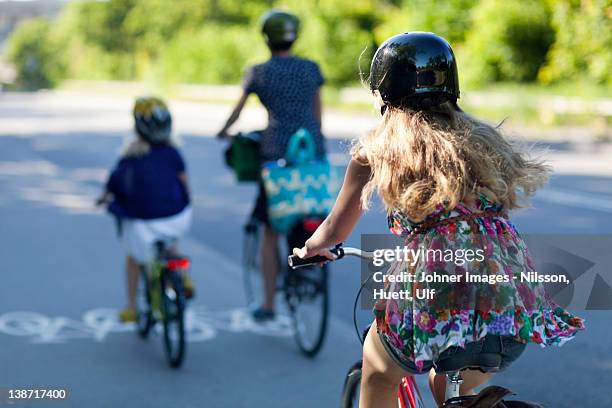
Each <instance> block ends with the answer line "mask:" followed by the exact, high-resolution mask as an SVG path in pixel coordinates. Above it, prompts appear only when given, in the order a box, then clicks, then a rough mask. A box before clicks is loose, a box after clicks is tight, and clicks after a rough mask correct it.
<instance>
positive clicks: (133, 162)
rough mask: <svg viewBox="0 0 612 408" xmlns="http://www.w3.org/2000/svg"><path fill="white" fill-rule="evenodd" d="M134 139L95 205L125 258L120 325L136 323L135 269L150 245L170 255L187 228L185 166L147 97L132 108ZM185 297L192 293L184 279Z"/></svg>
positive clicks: (163, 110) (168, 120) (167, 118)
mask: <svg viewBox="0 0 612 408" xmlns="http://www.w3.org/2000/svg"><path fill="white" fill-rule="evenodd" d="M133 113H134V122H135V130H136V138H134V139H133V140H132V141H131V142H130V143H129V144H128V145H127V146H126V148H125V149H124V151H123V153H122V154H121V158H120V159H119V162H118V163H117V165H116V166H115V168H114V169H113V171H112V173H111V175H110V177H109V179H108V182H107V183H106V190H105V192H104V194H103V195H102V197H100V199H99V200H98V203H99V204H108V210H109V211H110V212H111V213H112V214H113V215H114V216H115V217H116V218H117V219H118V220H119V225H120V235H121V236H122V239H123V242H124V245H125V248H126V252H127V256H126V273H127V288H128V304H127V307H126V308H125V309H124V310H122V311H121V312H120V313H119V318H120V320H121V321H124V322H130V321H136V291H137V286H138V278H139V274H140V265H141V264H144V263H146V262H148V261H149V260H150V259H151V258H152V257H153V255H154V253H153V251H154V243H155V242H156V241H160V240H161V241H164V242H166V243H167V244H168V245H169V246H170V249H171V250H176V248H174V247H173V245H174V244H175V243H176V240H177V239H178V238H179V237H181V236H183V235H184V234H186V233H187V231H188V229H189V227H190V225H191V207H190V205H189V190H188V185H187V172H186V169H185V162H184V161H183V158H182V156H181V154H180V153H179V151H178V149H177V147H176V145H175V143H174V142H173V141H172V138H171V130H172V116H171V114H170V112H169V111H168V108H167V106H166V104H165V103H164V102H163V101H162V100H160V99H158V98H153V97H143V98H138V99H137V100H136V103H135V105H134V111H133ZM185 283H186V289H187V292H188V293H189V292H191V291H192V290H193V288H192V285H191V281H190V280H189V279H188V278H187V279H186V282H185Z"/></svg>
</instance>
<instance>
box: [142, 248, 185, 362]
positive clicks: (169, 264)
mask: <svg viewBox="0 0 612 408" xmlns="http://www.w3.org/2000/svg"><path fill="white" fill-rule="evenodd" d="M189 265H190V261H189V258H187V257H184V256H180V255H176V254H174V253H172V252H171V251H169V250H168V248H167V246H166V245H165V244H164V242H162V241H157V242H156V243H155V256H154V257H153V259H152V260H151V262H150V263H149V264H148V265H147V264H143V265H141V270H140V278H139V282H138V292H137V297H136V300H137V321H136V327H137V332H138V334H139V335H140V337H141V338H143V339H146V338H147V337H148V335H149V333H150V331H151V329H152V328H154V327H155V325H156V323H158V322H160V323H161V324H162V328H163V343H164V351H165V354H166V359H167V361H168V364H169V365H170V366H171V367H172V368H179V367H180V366H181V364H182V363H183V360H184V358H185V347H186V344H185V343H186V336H185V308H186V305H187V298H188V293H187V290H186V288H185V286H184V274H186V273H187V270H188V269H189Z"/></svg>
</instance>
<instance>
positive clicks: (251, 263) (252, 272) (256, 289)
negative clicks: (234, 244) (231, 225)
mask: <svg viewBox="0 0 612 408" xmlns="http://www.w3.org/2000/svg"><path fill="white" fill-rule="evenodd" d="M242 280H243V284H244V294H245V297H246V301H247V305H249V306H250V307H252V308H255V307H259V306H260V305H261V303H262V300H263V285H264V284H263V277H262V275H261V269H260V267H259V226H258V225H257V221H254V220H250V221H249V222H248V223H247V224H246V225H245V226H244V238H243V242H242Z"/></svg>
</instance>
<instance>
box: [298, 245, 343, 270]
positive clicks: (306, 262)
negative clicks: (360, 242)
mask: <svg viewBox="0 0 612 408" xmlns="http://www.w3.org/2000/svg"><path fill="white" fill-rule="evenodd" d="M330 251H331V253H333V254H334V255H336V256H337V257H338V258H337V259H336V260H338V259H340V258H342V257H343V256H344V250H343V249H342V247H336V248H332V249H330ZM328 261H331V259H329V258H327V257H325V256H323V255H315V256H311V257H310V258H304V259H302V258H300V257H299V256H297V255H289V257H288V258H287V263H288V264H289V267H290V268H292V269H296V268H300V267H303V266H310V265H316V264H319V263H321V262H328Z"/></svg>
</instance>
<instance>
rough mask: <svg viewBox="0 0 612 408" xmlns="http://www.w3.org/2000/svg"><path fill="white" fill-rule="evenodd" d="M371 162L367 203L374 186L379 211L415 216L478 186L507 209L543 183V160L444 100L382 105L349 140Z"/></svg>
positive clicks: (468, 196) (467, 197) (449, 205)
mask: <svg viewBox="0 0 612 408" xmlns="http://www.w3.org/2000/svg"><path fill="white" fill-rule="evenodd" d="M352 156H353V158H354V159H355V160H357V161H358V162H361V163H363V164H367V165H369V166H370V168H371V176H370V180H369V182H368V183H367V184H366V186H365V187H364V189H363V192H362V197H361V200H362V206H363V208H368V206H369V201H370V198H371V196H372V194H373V193H374V192H377V193H378V195H379V196H380V197H381V199H382V201H383V203H384V205H385V207H386V209H387V211H391V210H393V209H397V210H400V211H402V212H404V213H405V214H406V215H407V216H408V217H409V218H410V219H412V220H414V221H420V220H423V219H424V218H425V217H427V216H428V215H430V214H431V213H433V212H434V211H436V210H437V209H438V208H439V206H440V205H443V206H444V207H445V209H447V210H450V209H453V208H455V207H456V206H457V204H459V203H461V202H470V201H471V200H473V199H474V198H475V197H476V194H478V193H482V194H484V195H485V196H487V197H488V198H489V199H490V200H492V201H494V202H496V203H499V204H502V205H503V206H504V208H505V209H507V210H510V209H513V208H517V207H523V206H524V204H522V203H521V200H522V199H527V198H528V197H529V196H531V195H532V194H533V193H534V192H535V191H536V190H537V189H538V188H539V187H541V186H542V185H543V184H544V183H546V181H547V179H548V176H549V174H550V172H551V168H550V166H549V165H547V164H545V163H544V162H543V161H541V160H537V159H532V158H530V157H529V155H528V154H527V153H526V152H524V151H522V150H521V149H519V148H518V147H516V146H513V145H511V144H510V143H509V142H508V141H507V140H506V139H504V137H503V136H502V135H501V133H500V131H499V129H498V128H495V127H493V126H490V125H488V124H486V123H484V122H482V121H480V120H478V119H476V118H474V117H472V116H470V115H468V114H466V113H464V112H462V111H460V110H459V109H457V108H456V106H455V105H454V104H452V103H449V102H447V103H445V104H443V105H441V106H439V107H437V108H433V109H428V110H425V111H412V110H409V109H406V108H393V107H388V108H386V110H385V112H384V114H383V117H382V120H381V122H380V124H379V125H378V127H377V128H376V129H375V130H373V131H372V132H370V133H369V134H366V135H365V136H363V137H362V138H361V139H360V140H359V141H358V142H357V144H356V145H355V146H354V147H353V150H352Z"/></svg>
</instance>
